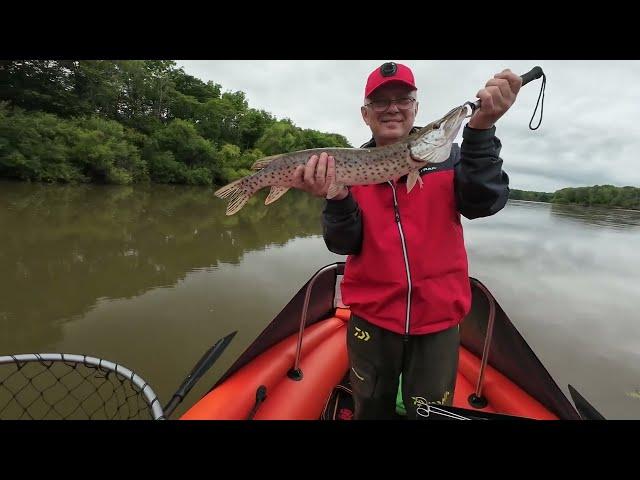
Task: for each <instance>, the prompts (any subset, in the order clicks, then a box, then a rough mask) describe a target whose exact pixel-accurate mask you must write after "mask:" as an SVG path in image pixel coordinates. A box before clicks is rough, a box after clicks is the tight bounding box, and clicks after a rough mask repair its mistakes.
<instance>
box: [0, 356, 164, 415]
mask: <svg viewBox="0 0 640 480" xmlns="http://www.w3.org/2000/svg"><path fill="white" fill-rule="evenodd" d="M33 357H34V358H33V359H30V360H26V361H23V360H20V359H18V358H16V357H13V356H12V357H11V358H12V359H13V361H5V362H3V363H0V420H9V419H15V420H22V419H32V420H103V419H104V420H137V419H140V420H144V419H146V420H149V419H154V418H156V416H155V415H154V412H153V410H152V408H151V406H150V404H149V401H148V399H147V398H146V397H145V395H144V394H143V389H144V385H143V386H142V388H140V387H139V386H138V385H136V384H135V383H134V382H132V381H131V377H129V376H126V375H124V374H122V373H120V372H119V371H118V369H117V368H115V371H114V369H112V368H108V367H105V366H103V365H92V364H90V363H87V362H86V361H78V360H69V359H68V358H64V357H61V358H60V359H59V360H46V359H44V358H43V357H41V356H39V355H38V354H34V355H33ZM5 358H6V357H5ZM116 367H117V366H116ZM145 385H146V384H145Z"/></svg>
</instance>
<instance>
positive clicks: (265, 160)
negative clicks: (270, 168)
mask: <svg viewBox="0 0 640 480" xmlns="http://www.w3.org/2000/svg"><path fill="white" fill-rule="evenodd" d="M280 157H284V154H282V153H280V154H278V155H271V156H270V157H264V158H261V159H260V160H258V161H257V162H256V163H254V164H253V165H251V170H262V169H263V168H264V167H266V166H267V165H269V164H270V163H271V162H273V161H274V160H275V159H277V158H280Z"/></svg>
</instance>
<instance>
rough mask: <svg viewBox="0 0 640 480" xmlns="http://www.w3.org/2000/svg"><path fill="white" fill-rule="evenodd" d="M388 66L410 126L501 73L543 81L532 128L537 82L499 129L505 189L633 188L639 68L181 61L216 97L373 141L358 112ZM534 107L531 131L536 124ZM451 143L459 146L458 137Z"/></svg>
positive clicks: (637, 171)
mask: <svg viewBox="0 0 640 480" xmlns="http://www.w3.org/2000/svg"><path fill="white" fill-rule="evenodd" d="M385 61H395V62H398V63H403V64H405V65H408V66H409V67H410V68H411V69H412V70H413V72H414V75H415V78H416V84H417V86H418V101H419V105H420V106H419V112H418V117H417V119H416V125H420V126H422V125H426V124H427V123H429V122H431V121H433V120H435V119H437V118H439V117H441V116H442V115H444V114H445V113H447V112H448V111H449V110H451V109H452V108H453V107H455V106H457V105H460V104H462V103H464V102H465V101H467V100H475V99H476V96H475V95H476V93H477V92H478V90H479V89H480V88H482V87H483V86H484V84H485V82H486V81H487V80H488V79H489V78H491V77H493V75H494V74H495V73H497V72H500V71H501V70H502V69H504V68H510V69H511V70H512V71H514V72H516V73H518V74H523V73H525V72H527V71H528V70H530V69H531V68H532V67H534V66H535V65H540V66H541V67H542V69H543V70H544V72H545V74H546V76H547V85H546V89H545V99H544V115H543V119H542V125H541V126H540V128H539V129H538V130H535V131H533V130H530V129H529V120H530V119H531V115H532V114H533V111H534V108H535V105H536V101H537V98H538V94H539V91H540V86H541V83H542V79H539V80H536V81H534V82H532V83H529V84H528V85H526V86H525V87H524V88H523V89H522V90H521V91H520V94H519V95H518V98H517V100H516V103H515V104H514V105H513V106H512V107H511V109H510V110H509V111H508V112H507V113H506V115H505V116H504V117H502V118H501V119H500V120H499V122H498V124H497V125H496V127H497V131H496V135H497V136H498V137H499V138H500V140H501V141H502V145H503V147H502V152H501V157H502V159H503V160H504V165H503V168H504V170H505V171H506V172H507V173H508V174H509V176H510V179H511V181H510V185H511V187H512V188H517V189H523V190H535V191H547V192H552V191H555V190H557V189H559V188H562V187H567V186H583V185H596V184H600V185H602V184H613V185H618V186H624V185H633V186H636V187H640V167H639V163H640V161H639V160H640V158H638V157H640V153H639V152H640V122H639V120H638V118H637V115H638V113H640V61H571V60H562V61H560V60H552V61H546V60H526V61H524V60H513V61H510V60H472V61H462V60H455V61H427V60H402V59H381V60H365V61H352V60H335V61H329V60H327V61H319V60H291V61H284V60H256V61H249V60H184V61H183V60H178V61H177V63H178V65H179V66H181V67H183V68H184V70H185V72H187V73H189V74H190V75H193V76H195V77H197V78H200V79H201V80H203V81H208V80H212V81H213V82H214V83H218V84H220V85H221V86H222V88H223V91H238V90H240V91H243V92H244V93H245V94H246V97H247V101H248V102H249V106H250V107H252V108H256V109H264V110H266V111H268V112H270V113H272V114H273V115H274V116H276V117H277V118H279V119H280V118H290V119H291V120H292V121H293V122H294V123H295V124H296V125H297V126H298V127H301V128H312V129H316V130H320V131H323V132H330V133H339V134H341V135H344V136H345V137H346V138H347V139H348V140H349V141H350V142H351V144H352V145H353V146H354V147H359V146H360V145H361V144H362V143H364V142H365V141H367V140H368V139H369V138H370V131H369V129H368V127H367V126H366V125H365V124H364V122H363V121H362V117H361V115H360V106H361V105H362V102H363V96H364V85H365V82H366V78H367V76H368V74H369V73H370V72H371V71H372V70H373V69H374V68H376V67H378V66H379V65H381V64H382V63H384V62H385ZM539 114H540V107H538V111H537V112H536V117H535V119H534V123H533V125H534V126H535V125H536V124H537V122H538V118H539ZM457 141H458V142H459V141H461V136H459V137H458V139H457Z"/></svg>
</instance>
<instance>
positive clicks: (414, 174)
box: [407, 170, 422, 193]
mask: <svg viewBox="0 0 640 480" xmlns="http://www.w3.org/2000/svg"><path fill="white" fill-rule="evenodd" d="M416 182H418V183H419V184H420V188H422V178H420V170H412V171H411V172H409V174H408V175H407V193H409V192H410V191H411V190H412V189H413V187H414V186H415V184H416Z"/></svg>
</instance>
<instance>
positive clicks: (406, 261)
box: [388, 181, 411, 339]
mask: <svg viewBox="0 0 640 480" xmlns="http://www.w3.org/2000/svg"><path fill="white" fill-rule="evenodd" d="M388 183H389V185H391V191H392V192H393V210H394V212H395V216H396V223H397V224H398V232H400V241H401V242H402V254H403V255H404V267H405V270H406V272H407V284H408V286H409V288H408V289H407V318H406V320H405V326H404V334H405V339H407V338H408V335H409V315H410V314H411V273H410V271H409V256H408V255H407V244H406V243H405V239H404V231H403V230H402V223H401V222H400V210H399V209H398V198H397V197H396V187H395V186H394V185H393V183H391V182H390V181H389V182H388Z"/></svg>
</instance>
